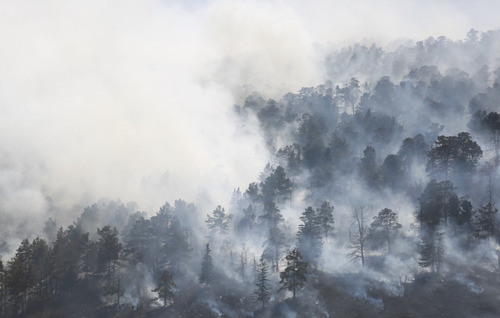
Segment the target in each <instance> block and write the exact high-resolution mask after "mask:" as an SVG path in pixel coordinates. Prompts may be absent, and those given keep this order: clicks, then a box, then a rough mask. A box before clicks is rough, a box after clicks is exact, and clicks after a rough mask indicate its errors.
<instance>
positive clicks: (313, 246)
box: [297, 207, 323, 266]
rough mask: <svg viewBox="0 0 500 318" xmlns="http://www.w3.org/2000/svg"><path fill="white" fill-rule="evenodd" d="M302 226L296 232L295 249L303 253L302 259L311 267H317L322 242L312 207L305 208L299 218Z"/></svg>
mask: <svg viewBox="0 0 500 318" xmlns="http://www.w3.org/2000/svg"><path fill="white" fill-rule="evenodd" d="M300 220H301V221H302V224H300V225H299V231H298V232H297V248H298V249H299V250H300V251H304V252H303V254H304V259H305V260H306V261H307V262H308V263H309V264H311V265H314V266H317V264H318V260H319V258H320V257H321V251H322V248H323V242H322V240H321V229H320V227H319V224H318V218H317V215H316V213H315V212H314V209H313V208H312V207H307V208H306V209H305V211H304V212H302V216H301V217H300Z"/></svg>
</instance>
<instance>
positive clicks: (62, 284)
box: [0, 1, 500, 317]
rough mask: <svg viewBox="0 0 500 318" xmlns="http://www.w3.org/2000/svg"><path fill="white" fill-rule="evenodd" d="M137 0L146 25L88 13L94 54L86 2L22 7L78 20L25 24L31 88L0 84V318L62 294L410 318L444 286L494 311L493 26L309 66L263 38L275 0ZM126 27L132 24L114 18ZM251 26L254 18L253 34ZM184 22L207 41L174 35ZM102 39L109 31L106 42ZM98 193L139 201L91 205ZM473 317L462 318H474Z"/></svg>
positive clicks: (349, 50)
mask: <svg viewBox="0 0 500 318" xmlns="http://www.w3.org/2000/svg"><path fill="white" fill-rule="evenodd" d="M55 4H56V2H54V4H53V5H55ZM147 4H148V5H150V6H151V7H152V8H155V9H156V10H151V11H155V12H156V13H155V14H154V18H153V19H143V18H140V14H136V13H143V14H144V15H145V16H147V17H148V18H151V15H150V14H151V12H150V10H149V9H146V8H144V7H142V6H137V5H134V4H131V3H128V2H127V3H124V4H123V5H122V6H119V7H118V8H116V10H117V12H114V11H113V10H108V9H109V7H108V6H107V5H104V4H103V5H102V7H99V8H100V9H99V10H97V15H96V17H97V18H96V21H97V23H96V24H95V25H94V24H91V25H90V26H89V28H90V29H89V31H88V32H89V34H90V35H93V34H95V33H96V32H95V31H96V30H99V33H101V32H102V34H103V36H105V37H106V39H108V38H111V39H112V41H110V42H109V43H108V40H106V41H104V40H103V39H104V37H97V38H95V37H93V36H90V38H89V36H88V35H87V36H86V35H85V32H87V31H85V32H84V30H85V29H83V28H82V25H83V21H86V19H87V18H88V17H89V16H90V13H89V11H88V9H89V8H91V7H92V6H87V5H81V4H80V5H76V7H74V8H73V7H71V6H68V5H63V6H62V7H61V9H60V10H61V11H58V10H55V11H54V12H51V13H50V14H49V12H48V11H47V10H48V9H47V8H39V7H37V8H38V10H39V11H41V13H42V16H44V14H45V15H47V14H49V15H52V16H53V17H55V20H56V21H60V20H61V19H63V17H64V19H67V16H65V14H67V12H68V10H72V9H77V10H76V11H77V12H79V13H78V14H77V15H76V17H75V22H67V25H69V26H70V27H69V28H67V31H55V30H54V26H52V25H51V24H50V23H49V22H47V24H43V25H42V27H41V28H40V30H35V29H33V28H32V27H28V29H25V30H24V31H20V32H21V33H20V35H28V38H29V39H34V38H41V39H44V41H41V42H36V43H37V44H36V45H37V48H39V49H40V50H34V51H36V52H42V53H40V54H38V55H37V54H35V55H34V56H33V58H28V59H27V61H28V63H27V65H26V66H24V67H20V68H19V69H20V70H21V73H19V74H22V72H23V70H24V72H26V73H27V74H31V78H34V79H33V82H34V83H31V82H29V81H27V80H26V79H25V78H24V77H22V78H21V77H12V76H10V75H7V76H5V75H0V76H1V77H0V79H2V81H1V83H2V85H0V93H1V94H0V101H1V102H2V105H3V106H2V107H3V108H2V111H3V113H5V115H6V117H5V118H6V120H4V121H3V122H2V124H3V125H1V126H2V128H1V129H2V130H3V133H4V135H5V136H12V137H9V138H10V139H9V138H5V139H4V141H3V142H2V149H3V153H4V156H2V160H1V163H2V170H1V178H0V188H1V189H2V200H0V208H1V209H2V211H6V213H2V214H1V215H0V221H2V222H1V224H2V225H1V226H2V228H0V234H1V235H2V236H1V237H0V238H1V239H2V240H1V241H0V244H2V245H0V247H1V248H2V249H1V250H0V252H1V253H2V256H3V261H2V263H1V266H0V304H1V309H2V314H6V315H16V314H18V313H30V312H35V313H36V312H37V310H45V309H47V310H49V311H50V310H56V309H55V308H54V307H51V306H53V305H51V304H53V301H61V300H62V301H63V302H64V303H68V304H76V303H84V305H85V306H87V307H88V308H94V310H95V311H96V312H95V314H96V315H98V314H99V315H103V316H106V315H107V314H108V315H110V314H111V313H112V314H118V315H121V314H123V315H126V314H127V313H129V312H130V311H132V310H142V311H144V312H149V313H151V314H152V315H155V314H158V315H160V314H168V315H172V316H176V315H181V316H182V315H184V316H196V315H202V316H203V315H204V316H207V317H210V315H216V314H218V315H221V314H225V315H229V316H252V314H255V315H257V316H258V315H259V314H262V315H271V316H273V315H274V316H276V315H280V314H283V315H286V314H293V313H294V312H297V313H300V314H302V315H306V316H309V317H315V316H318V317H323V316H325V313H321V311H322V310H324V312H326V313H328V312H337V313H338V311H339V310H341V306H342V305H341V304H339V303H338V302H335V301H331V298H334V297H337V299H338V298H341V297H344V299H355V300H356V302H357V303H360V302H361V303H363V306H364V307H363V310H366V311H367V312H369V313H370V314H366V315H367V316H372V317H376V316H377V315H385V316H391V314H394V313H414V312H415V308H418V303H417V302H413V303H412V302H411V301H412V300H410V295H411V293H412V292H413V293H414V294H413V296H415V297H413V298H411V299H418V298H419V297H418V296H419V295H422V294H425V293H424V292H423V291H422V290H424V291H425V292H428V291H429V290H427V289H426V288H428V289H431V291H430V292H429V293H427V294H432V291H435V290H438V289H439V288H441V286H449V284H452V283H456V284H458V285H459V286H458V287H457V286H454V288H455V290H461V291H462V292H463V293H464V294H465V295H466V296H464V297H463V298H467V297H469V298H471V299H472V298H473V295H475V293H476V292H477V290H482V291H483V292H480V294H481V295H480V296H478V297H483V299H484V301H485V302H488V299H489V296H490V294H491V293H489V291H490V290H491V286H492V282H494V281H495V279H496V278H493V277H496V276H494V272H492V270H491V269H492V268H493V267H498V259H497V250H498V249H499V247H498V237H499V230H498V228H499V227H498V210H497V209H496V208H495V203H496V202H498V197H499V193H498V190H499V189H498V174H499V171H498V169H499V168H498V162H499V159H498V127H497V126H498V114H497V112H498V109H499V105H498V98H497V97H498V96H500V93H499V91H500V90H499V82H500V80H499V71H498V67H499V65H498V59H497V55H496V52H498V47H499V42H500V35H499V32H498V31H487V32H476V31H473V30H471V31H470V32H469V33H467V35H466V31H464V32H462V33H461V35H460V36H461V37H462V38H464V39H463V40H457V39H458V38H455V40H450V39H447V38H445V37H438V38H433V37H429V38H426V39H423V40H422V41H420V42H412V41H407V42H404V45H401V46H396V45H395V44H392V46H391V45H387V46H378V45H375V44H374V45H371V43H370V44H369V45H364V44H353V45H351V46H346V47H338V46H330V45H318V46H317V51H314V54H312V53H311V52H312V50H310V46H308V44H309V43H307V45H306V43H305V42H307V41H308V36H307V32H306V31H304V28H302V27H301V26H300V25H299V24H296V23H294V22H293V21H292V22H290V23H289V22H286V25H285V26H284V28H283V29H282V30H281V29H280V28H279V27H276V25H275V24H274V22H275V21H276V20H275V17H276V16H275V15H274V12H275V11H278V10H275V9H276V8H277V7H276V4H275V3H270V4H269V5H267V6H264V7H258V6H256V5H254V3H252V2H247V3H243V4H231V3H225V2H218V1H215V2H213V3H212V4H207V8H208V9H207V12H205V11H203V10H201V11H196V10H195V9H194V7H191V6H190V5H187V6H186V7H179V6H178V5H175V4H172V3H170V4H169V5H167V6H166V7H165V6H164V5H163V4H160V3H159V2H156V1H148V2H147ZM93 5H95V3H94V4H93ZM297 7H303V5H298V4H294V5H292V6H290V7H289V6H284V8H283V10H280V12H282V13H281V14H282V15H284V16H285V17H295V15H296V14H297V13H296V12H295V11H293V10H292V9H291V8H297ZM51 8H52V7H51ZM92 8H93V7H92ZM16 9H19V8H18V7H17V6H14V7H13V11H9V12H13V13H12V15H13V16H14V17H15V16H16V12H15V10H16ZM136 9H137V10H136ZM257 9H260V10H262V12H260V11H259V10H257ZM309 10H310V8H309ZM35 11H36V10H35ZM108 11H111V13H110V14H109V15H108V14H107V13H106V14H105V13H104V12H108ZM305 11H307V10H305ZM132 12H134V14H131V13H132ZM235 12H236V13H239V14H240V18H239V19H238V23H235V21H233V19H234V16H233V14H234V13H235ZM244 12H245V13H244ZM38 13H39V12H36V14H35V13H27V14H28V15H34V16H37V15H38ZM94 13H95V12H92V16H94ZM243 13H244V14H243ZM254 13H255V16H254ZM257 13H259V14H257ZM261 13H262V14H261ZM176 14H179V15H178V16H176ZM191 14H192V15H191ZM122 16H125V17H133V18H132V19H131V20H130V19H124V20H123V21H126V22H120V23H119V24H117V25H113V22H116V21H117V20H120V21H122V18H121V17H122ZM256 17H262V20H260V21H261V22H262V23H261V24H262V25H260V26H259V27H255V28H250V27H249V26H250V25H254V22H255V21H256V20H255V19H256ZM33 18H34V19H35V21H40V20H37V19H39V18H35V17H33ZM183 18H186V19H188V20H189V21H191V22H193V23H194V24H196V25H197V28H196V30H198V27H200V25H201V27H206V26H208V27H207V28H206V29H207V31H206V32H207V34H211V35H214V37H213V38H212V37H206V38H205V37H203V36H200V34H199V33H196V32H194V31H189V30H188V31H187V32H188V36H187V37H185V38H183V37H182V35H180V36H175V34H174V33H175V32H174V31H171V30H175V27H178V26H181V25H182V24H181V23H180V22H179V20H181V19H183ZM196 18H201V20H200V21H202V22H195V20H196ZM11 20H12V18H11V19H10V20H9V21H11ZM49 20H50V19H49ZM49 20H48V21H49ZM145 20H147V21H148V23H145V24H144V23H143V22H145ZM3 21H5V20H3ZM105 21H106V22H105ZM286 21H289V20H286ZM295 21H296V20H295ZM2 23H6V22H2ZM9 23H14V25H17V26H19V24H18V23H16V22H12V21H11V22H9ZM306 24H307V23H305V25H306ZM138 25H141V27H140V28H139V29H137V30H136V29H135V27H136V26H138ZM388 25H390V23H388ZM228 26H237V27H238V28H237V29H235V30H239V31H242V32H243V35H242V38H246V39H248V38H250V39H253V41H250V42H249V43H251V45H254V46H255V50H254V51H253V52H255V53H246V52H248V47H247V46H245V45H243V44H242V43H243V42H240V41H236V43H233V42H235V41H234V38H233V37H232V36H230V35H228V34H226V33H225V31H224V30H226V29H227V27H228ZM269 26H272V28H268V27H269ZM166 29H168V30H169V31H168V32H167V34H166V35H164V34H161V33H162V32H159V31H155V30H166ZM305 29H307V28H305ZM117 30H120V32H124V33H123V34H124V35H123V37H116V36H107V35H116V32H117ZM264 31H266V32H267V33H266V32H264ZM296 31H297V32H296ZM0 32H4V31H0ZM189 32H193V33H195V34H189ZM75 34H76V35H80V36H77V37H75V38H79V39H82V40H83V42H82V43H83V44H82V45H80V44H78V43H76V42H75V41H74V40H72V38H73V35H75ZM144 34H149V35H150V36H149V37H145V36H144ZM203 34H205V33H201V35H203ZM235 34H239V33H238V32H235ZM265 34H266V36H264V35H265ZM54 35H55V36H56V38H57V37H61V39H60V40H57V39H54ZM172 37H173V39H174V40H177V41H173V43H174V44H176V45H178V46H179V48H178V49H176V48H175V47H176V46H175V45H173V46H171V45H170V43H166V42H165V39H167V38H169V39H171V38H172ZM24 38H25V37H20V42H19V43H13V42H12V41H11V42H12V43H11V42H9V43H10V44H13V45H12V46H9V45H6V47H7V49H6V48H4V49H2V50H1V51H0V53H2V59H1V61H2V62H0V63H2V66H5V69H7V73H6V74H11V73H9V70H12V66H9V65H8V64H9V62H12V63H11V64H12V65H14V66H20V62H21V61H23V59H22V58H17V57H16V56H15V54H13V52H14V49H13V50H11V49H8V48H9V47H14V48H17V49H19V51H22V52H24V51H26V50H25V49H23V48H25V47H26V42H24V41H23V39H24ZM312 38H314V37H312ZM261 40H262V41H261ZM60 43H65V44H66V45H65V46H64V47H60V46H59V44H60ZM131 43H132V44H133V45H131ZM152 43H156V44H154V45H153V44H152ZM195 43H196V45H194V44H195ZM199 43H202V44H203V45H205V44H206V46H205V47H207V48H208V49H207V50H206V51H205V52H201V53H203V54H201V53H200V52H199V51H198V50H197V49H196V48H198V47H199V45H201V44H199ZM233 44H234V45H233ZM66 47H68V48H69V49H68V50H70V51H71V50H72V51H74V52H80V53H78V54H77V55H78V56H80V54H81V56H80V57H75V56H74V55H73V53H71V54H69V53H68V52H67V51H66V50H67V48H66ZM44 48H45V50H43V49H44ZM98 48H103V51H104V52H105V53H103V54H101V53H98V52H97V51H98ZM294 48H300V49H299V50H294ZM82 50H83V51H82ZM122 51H123V52H124V53H123V54H121V53H120V54H118V53H119V52H122ZM44 52H45V53H44ZM290 52H293V53H294V54H289V53H290ZM49 53H50V54H49ZM284 53H287V54H284ZM308 54H311V55H314V58H315V59H314V61H315V62H314V63H310V61H307V62H306V60H307V58H306V56H307V55H308ZM184 55H185V56H184ZM200 55H203V56H200ZM53 56H54V57H53ZM221 56H223V57H224V58H221ZM262 56H265V57H267V58H268V60H266V59H262V58H261V57H262ZM284 56H286V59H283V60H282V58H283V57H284ZM3 58H5V59H3ZM169 58H170V59H169ZM5 61H7V62H5ZM139 61H140V62H139ZM266 61H267V62H269V63H267V62H266ZM318 61H320V62H318ZM41 65H45V66H43V67H42V66H41ZM128 65H130V67H129V66H128ZM207 65H210V66H209V67H208V66H207ZM269 65H271V66H272V67H269ZM290 65H291V66H293V67H290ZM126 66H127V67H126ZM67 67H69V68H67ZM46 68H47V69H46ZM48 69H50V73H51V74H55V75H54V76H47V73H48V71H47V70H48ZM67 69H71V71H68V70H67ZM200 70H203V71H200ZM202 72H206V74H200V73H202ZM16 74H17V70H16ZM75 74H81V76H77V75H75ZM166 74H168V76H167V75H166ZM268 75H269V76H268ZM42 79H43V80H42ZM289 79H291V80H289ZM42 83H44V84H43V85H42ZM63 84H64V85H63ZM243 84H246V85H243ZM301 86H304V87H303V88H300V87H301ZM15 87H19V88H18V89H17V90H16V89H13V88H15ZM21 87H22V88H23V89H24V90H21V89H20V88H21ZM234 104H237V105H236V106H235V105H234ZM16 105H21V106H24V107H20V108H17V107H15V106H16ZM28 114H30V115H28ZM12 122H14V123H17V125H13V124H12ZM14 126H15V127H14ZM12 132H15V133H12ZM173 136H175V138H174V137H173ZM31 137H33V140H31V139H30V138H31ZM23 149H24V150H23ZM55 154H57V155H55ZM266 164H267V165H266ZM259 171H262V172H261V174H260V176H259ZM237 187H240V188H241V189H244V190H240V188H237ZM236 188H237V189H236ZM233 189H236V190H234V191H232V190H233ZM231 193H232V198H231V201H230V202H229V199H228V198H229V197H230V196H231ZM101 196H108V197H113V198H115V197H120V198H121V199H122V200H130V201H136V202H138V203H137V204H136V203H130V204H122V203H121V202H120V201H119V200H116V201H112V200H106V199H104V200H101V201H98V202H97V203H95V204H92V203H93V202H96V201H97V200H98V198H99V197H101ZM178 197H181V198H184V199H187V200H188V201H190V202H194V204H191V203H187V202H185V201H183V200H177V201H175V202H174V199H177V198H178ZM167 200H168V201H170V202H174V204H173V205H172V206H171V205H170V204H168V203H166V204H163V203H164V202H165V201H167ZM162 204H163V205H162ZM85 206H87V207H86V208H83V207H85ZM158 207H160V208H159V209H158ZM141 210H144V211H146V212H141ZM82 211H83V213H81V212H82ZM138 211H139V212H138ZM353 211H354V212H355V216H354V218H353ZM79 213H81V215H80V217H77V214H79ZM29 216H36V218H38V220H39V221H40V222H38V221H37V220H36V219H35V220H33V221H24V219H27V218H28V217H29ZM49 217H51V218H50V219H49ZM45 220H48V221H47V222H45V226H43V228H42V227H41V226H39V224H43V222H44V221H45ZM3 227H5V228H3ZM4 242H5V243H4ZM299 255H300V257H299ZM349 255H352V256H354V257H355V258H361V260H360V261H359V262H355V263H353V262H352V259H351V258H350V257H349ZM301 257H303V261H304V262H303V263H302V262H301V261H300V259H301ZM258 259H261V260H262V261H261V262H260V263H259V264H257V261H256V260H258ZM471 259H474V260H477V262H474V263H471V262H470V260H471ZM249 260H254V261H253V267H252V264H251V262H249ZM249 264H250V265H249ZM266 266H268V267H266ZM266 268H267V269H266ZM306 268H307V271H306V270H305V269H306ZM464 268H465V269H464ZM299 269H300V271H299V272H300V274H301V275H300V276H294V275H295V274H294V273H297V272H296V270H297V271H298V270H299ZM306 272H307V274H306ZM429 273H432V274H435V275H441V277H439V279H437V280H436V279H434V276H433V275H431V274H429ZM464 276H465V277H466V278H464ZM402 277H405V278H407V279H405V281H404V283H401V278H402ZM481 277H488V278H489V281H488V279H482V278H481ZM471 281H472V282H473V284H475V285H477V286H479V287H478V288H470V286H471V283H470V282H471ZM280 282H281V286H280ZM457 282H458V283H457ZM436 286H437V287H436ZM256 287H257V289H256ZM280 287H282V288H280ZM419 288H420V289H419ZM432 288H435V289H432ZM443 288H444V287H443ZM280 290H281V292H280ZM286 290H289V291H291V292H292V294H293V298H295V296H297V297H296V300H295V301H290V300H289V299H288V297H290V295H289V294H288V293H287V292H286ZM89 295H91V297H90V296H89ZM86 299H87V300H88V301H87V300H86ZM256 300H257V301H258V303H256ZM348 302H349V301H347V300H346V303H348ZM330 303H332V304H334V305H331V306H333V307H328V308H326V307H325V308H322V304H330ZM462 303H463V304H465V302H461V304H460V305H461V306H465V305H462ZM47 304H48V305H47ZM316 304H319V305H318V306H316ZM398 304H402V305H401V307H399V306H400V305H398ZM102 305H105V306H107V307H102ZM46 306H48V307H46ZM328 306H330V305H328ZM335 306H336V307H335ZM457 306H458V305H457ZM320 307H321V308H320ZM431 307H432V306H431ZM44 308H45V309H44ZM99 308H101V309H99ZM102 308H107V309H102ZM381 308H384V311H382V312H381ZM474 308H475V307H474ZM474 308H472V307H464V309H466V310H464V311H463V312H462V314H465V313H467V314H468V315H469V316H478V315H480V314H482V312H481V311H480V310H481V309H474ZM99 310H101V311H99ZM429 310H430V309H429ZM474 310H477V311H474ZM491 312H494V313H498V308H497V307H496V306H493V305H492V309H491ZM421 316H429V315H426V314H425V313H422V315H421Z"/></svg>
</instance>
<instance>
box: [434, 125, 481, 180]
mask: <svg viewBox="0 0 500 318" xmlns="http://www.w3.org/2000/svg"><path fill="white" fill-rule="evenodd" d="M435 144H436V146H435V147H434V148H432V149H431V150H429V152H428V153H427V171H428V172H429V173H430V174H431V175H433V176H441V177H444V178H445V179H448V178H449V177H450V176H451V175H453V174H456V173H459V172H462V173H469V174H470V173H472V172H474V170H475V168H476V165H477V162H478V160H479V158H481V156H482V155H483V151H482V150H481V147H479V145H478V144H477V143H476V142H475V141H473V140H472V138H471V137H470V135H469V133H467V132H461V133H459V134H458V135H457V136H438V140H437V141H436V142H435Z"/></svg>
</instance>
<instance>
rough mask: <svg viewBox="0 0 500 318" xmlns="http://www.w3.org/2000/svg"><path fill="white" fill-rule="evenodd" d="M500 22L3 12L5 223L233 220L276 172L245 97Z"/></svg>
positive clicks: (354, 12)
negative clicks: (110, 213)
mask: <svg viewBox="0 0 500 318" xmlns="http://www.w3.org/2000/svg"><path fill="white" fill-rule="evenodd" d="M402 3H404V4H402ZM492 6H493V3H492V1H482V2H474V3H472V2H467V1H458V2H457V1H444V2H443V1H441V2H440V3H439V4H436V3H435V2H431V1H424V2H423V3H422V1H405V2H398V1H384V2H380V1H377V2H370V1H354V2H349V3H346V2H340V1H319V2H307V1H277V0H276V1H217V0H214V1H190V2H185V1H160V0H146V1H97V0H90V1H71V2H70V1H63V0H52V1H44V2H40V1H34V0H31V1H30V0H23V1H2V2H0V39H1V41H2V43H1V45H0V136H1V138H0V152H1V156H0V212H1V214H0V215H1V221H2V223H3V224H12V223H14V224H17V223H19V222H20V221H22V220H24V219H28V218H36V219H39V220H44V219H46V218H47V217H48V216H54V214H55V213H56V212H55V211H58V212H59V213H57V215H55V216H56V217H58V218H64V216H63V215H64V214H61V213H60V212H64V213H67V212H69V211H71V210H72V209H74V210H75V211H74V213H79V212H81V207H82V206H84V205H86V204H90V203H92V202H95V201H96V200H98V199H99V198H101V197H109V198H111V199H116V198H119V199H121V200H123V201H137V202H138V203H139V206H140V208H141V209H145V210H148V211H154V210H155V209H156V208H157V207H158V206H159V205H160V204H161V203H162V202H164V201H167V200H169V201H173V200H174V199H176V198H179V197H181V198H184V199H186V200H188V201H195V202H197V201H198V202H197V203H201V204H203V203H205V204H206V205H207V206H210V207H212V206H214V205H215V204H224V202H221V201H224V200H226V201H227V200H228V199H229V196H230V194H231V190H232V188H233V187H237V186H245V185H247V184H248V183H249V182H251V181H253V180H255V179H256V176H257V175H258V173H259V171H260V170H261V169H262V167H263V166H264V165H265V163H266V162H267V161H268V153H267V150H266V149H265V146H264V142H263V141H262V138H261V136H260V133H259V131H258V127H257V126H252V124H251V123H245V125H243V124H241V123H240V122H239V121H237V120H235V117H234V116H233V114H232V109H233V106H234V104H235V103H241V101H242V99H243V98H244V96H245V94H247V93H249V92H251V91H252V90H257V91H259V92H261V93H263V94H264V95H265V97H275V98H277V97H279V96H281V94H283V93H285V92H287V91H296V90H298V89H300V87H302V86H308V85H315V84H319V83H321V82H322V81H323V78H322V77H321V75H320V74H322V70H321V68H320V67H319V66H320V65H321V64H320V63H319V61H320V59H318V56H317V54H318V52H317V51H316V50H315V46H314V44H315V43H323V42H327V41H333V42H342V41H343V40H347V41H351V40H353V41H358V40H360V39H362V38H374V39H377V38H380V39H383V40H387V39H389V38H391V39H392V38H395V37H408V36H410V37H417V38H420V37H424V36H428V35H435V36H438V35H441V34H444V35H447V36H450V37H452V38H454V37H459V36H463V34H464V33H465V32H466V31H467V30H468V29H470V28H471V27H475V28H478V29H483V30H484V29H491V28H496V27H498V26H499V24H500V23H499V22H498V20H497V19H496V17H494V12H496V10H494V8H492ZM74 213H72V214H68V215H67V220H68V221H69V220H72V219H73V218H74V217H75V214H74ZM4 221H5V222H4ZM63 221H64V220H63ZM11 222H12V223H11Z"/></svg>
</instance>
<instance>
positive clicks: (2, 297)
mask: <svg viewBox="0 0 500 318" xmlns="http://www.w3.org/2000/svg"><path fill="white" fill-rule="evenodd" d="M6 305H7V273H6V270H5V267H4V265H3V261H2V258H1V257H0V314H2V313H3V312H4V310H5V309H6Z"/></svg>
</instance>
